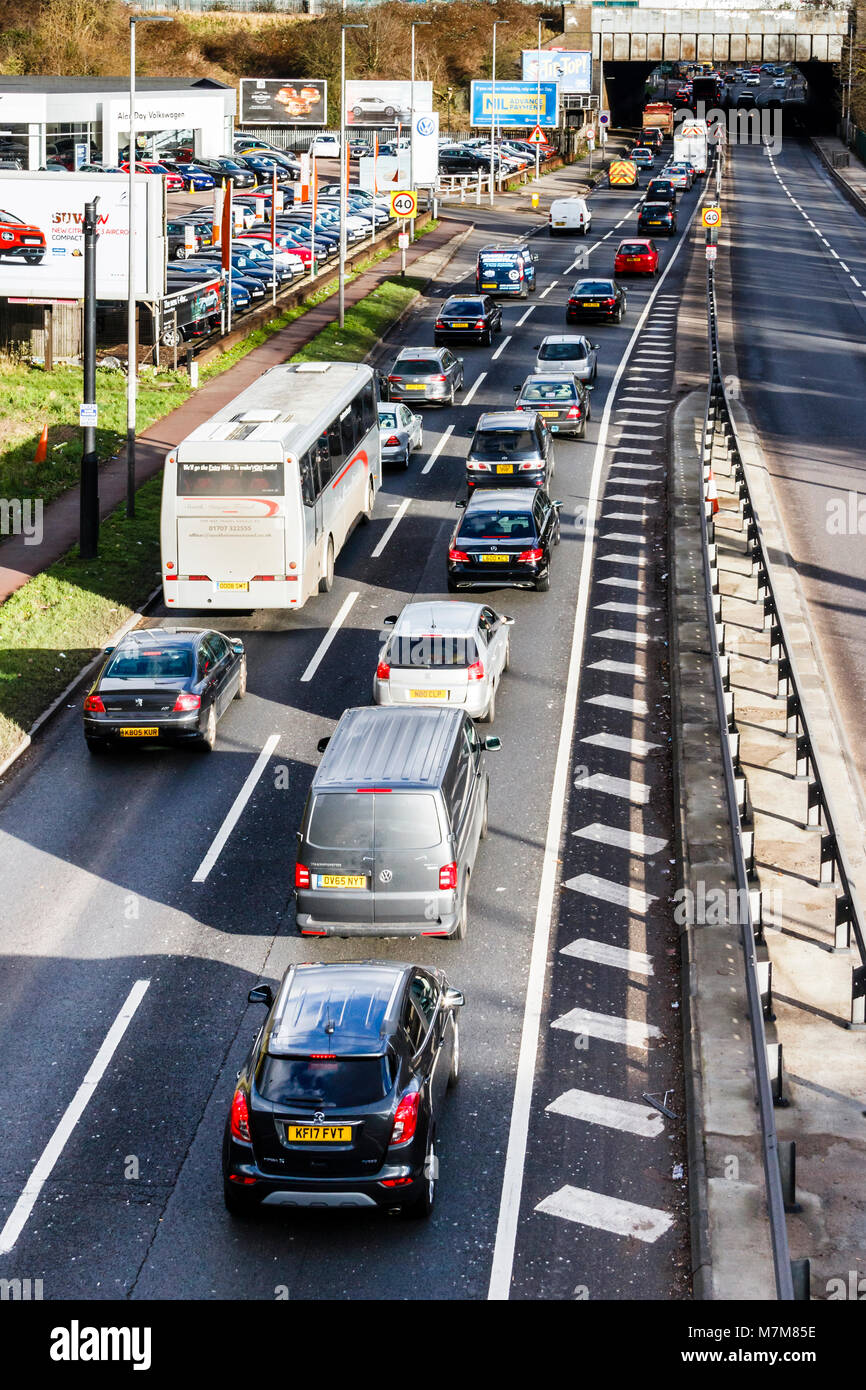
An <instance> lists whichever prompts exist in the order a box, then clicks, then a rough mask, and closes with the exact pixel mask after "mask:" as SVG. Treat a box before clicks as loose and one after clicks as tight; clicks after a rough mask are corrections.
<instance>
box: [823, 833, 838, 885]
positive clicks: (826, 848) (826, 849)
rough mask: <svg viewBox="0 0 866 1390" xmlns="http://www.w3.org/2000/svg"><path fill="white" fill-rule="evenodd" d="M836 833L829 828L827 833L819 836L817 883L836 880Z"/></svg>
mask: <svg viewBox="0 0 866 1390" xmlns="http://www.w3.org/2000/svg"><path fill="white" fill-rule="evenodd" d="M837 852H838V851H837V847H836V835H835V833H834V832H833V831H832V830H831V831H830V833H829V835H822V836H821V870H820V875H819V878H818V882H819V883H835V882H836V854H837Z"/></svg>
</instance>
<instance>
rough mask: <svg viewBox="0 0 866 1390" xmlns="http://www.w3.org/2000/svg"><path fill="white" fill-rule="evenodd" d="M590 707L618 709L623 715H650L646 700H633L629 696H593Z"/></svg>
mask: <svg viewBox="0 0 866 1390" xmlns="http://www.w3.org/2000/svg"><path fill="white" fill-rule="evenodd" d="M586 703H587V704H588V705H600V706H601V708H602V709H616V710H620V711H621V712H622V713H623V714H649V709H648V707H647V702H646V700H632V699H631V698H630V696H627V695H607V694H605V695H593V696H592V698H591V699H589V700H587V702H586Z"/></svg>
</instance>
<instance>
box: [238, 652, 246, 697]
mask: <svg viewBox="0 0 866 1390" xmlns="http://www.w3.org/2000/svg"><path fill="white" fill-rule="evenodd" d="M246 693H247V659H246V657H245V656H243V657H241V674H240V678H239V680H238V688H237V690H236V691H235V699H236V700H242V699H243V698H244V696H245V695H246Z"/></svg>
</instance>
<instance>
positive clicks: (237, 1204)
mask: <svg viewBox="0 0 866 1390" xmlns="http://www.w3.org/2000/svg"><path fill="white" fill-rule="evenodd" d="M223 1202H224V1203H225V1208H226V1211H227V1212H228V1213H229V1215H231V1216H241V1217H244V1216H252V1214H253V1212H254V1211H255V1209H256V1207H257V1206H258V1202H257V1201H256V1200H255V1198H252V1197H250V1196H249V1195H248V1194H247V1193H246V1192H239V1191H238V1190H237V1189H236V1188H234V1187H232V1185H231V1183H230V1182H223Z"/></svg>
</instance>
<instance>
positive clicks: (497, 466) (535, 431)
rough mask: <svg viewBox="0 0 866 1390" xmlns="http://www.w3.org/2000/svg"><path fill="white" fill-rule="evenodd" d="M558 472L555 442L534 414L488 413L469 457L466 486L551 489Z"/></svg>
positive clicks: (496, 411) (543, 422) (470, 448)
mask: <svg viewBox="0 0 866 1390" xmlns="http://www.w3.org/2000/svg"><path fill="white" fill-rule="evenodd" d="M555 471H556V453H555V450H554V447H553V440H552V439H551V437H550V433H549V431H548V429H547V425H546V423H545V421H544V419H543V418H542V417H541V416H539V415H537V414H536V413H535V411H534V410H533V412H532V414H531V415H527V414H524V413H523V411H522V410H491V411H486V412H485V413H484V414H483V415H482V416H481V417H480V418H479V420H478V423H477V425H476V426H475V432H474V434H473V436H472V441H471V443H470V445H469V449H468V451H467V454H466V486H467V488H468V490H469V492H472V491H473V489H474V488H480V487H483V488H491V487H494V486H496V485H501V486H504V487H508V488H511V487H515V486H517V487H547V486H548V484H549V483H550V481H551V479H552V477H553V474H554V472H555Z"/></svg>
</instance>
